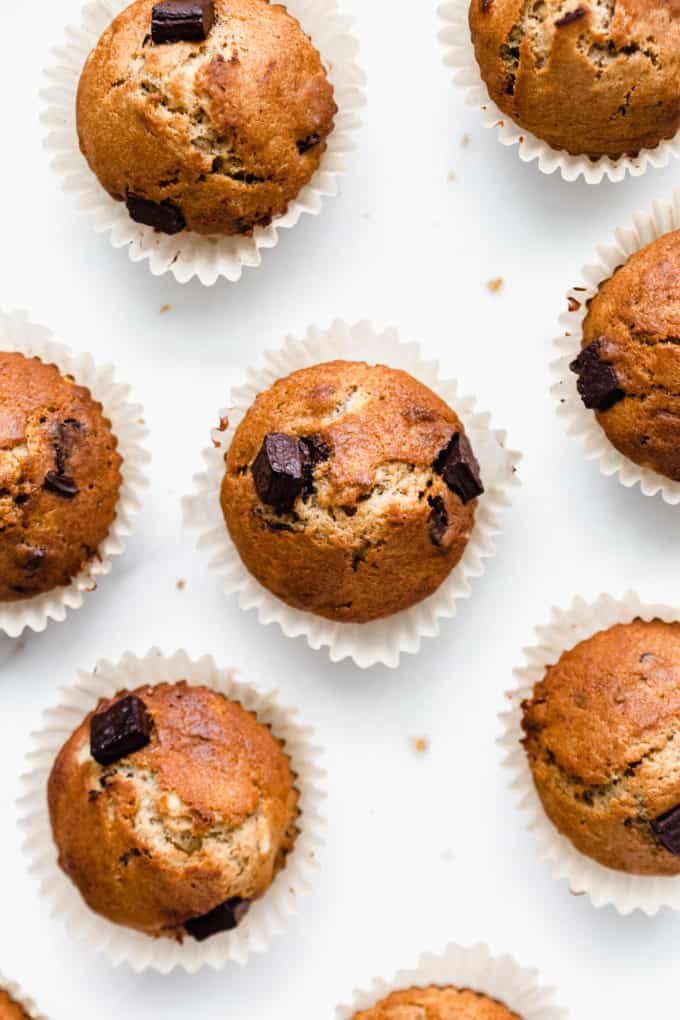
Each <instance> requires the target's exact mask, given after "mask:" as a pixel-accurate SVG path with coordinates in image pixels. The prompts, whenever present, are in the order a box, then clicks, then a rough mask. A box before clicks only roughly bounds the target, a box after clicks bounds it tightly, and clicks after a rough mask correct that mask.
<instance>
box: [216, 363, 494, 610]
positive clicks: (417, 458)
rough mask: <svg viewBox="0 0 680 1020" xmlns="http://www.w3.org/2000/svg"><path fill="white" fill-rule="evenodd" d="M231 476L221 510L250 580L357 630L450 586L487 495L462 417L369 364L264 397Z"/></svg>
mask: <svg viewBox="0 0 680 1020" xmlns="http://www.w3.org/2000/svg"><path fill="white" fill-rule="evenodd" d="M226 465H227V468H226V473H225V476H224V481H223V484H222V494H221V502H222V510H223V512H224V517H225V520H226V523H227V527H228V528H229V532H230V534H231V537H232V539H233V541H234V543H235V545H236V547H237V549H238V551H239V553H240V556H241V558H242V560H243V562H244V563H245V565H246V567H247V568H248V570H249V571H250V572H251V573H252V574H253V575H254V576H255V577H256V578H257V580H258V581H260V582H261V583H262V584H263V585H264V586H265V587H266V588H268V589H269V590H270V591H271V592H273V593H274V594H275V595H277V596H278V597H279V598H281V599H283V600H284V601H285V602H287V603H288V604H289V605H291V606H294V607H296V608H297V609H304V610H308V611H309V612H312V613H317V614H318V615H319V616H325V617H327V618H328V619H331V620H340V621H346V622H354V623H363V622H366V621H369V620H376V619H378V618H380V617H384V616H389V615H390V614H391V613H396V612H398V611H399V610H401V609H406V608H408V607H409V606H412V605H414V604H415V603H416V602H420V601H421V600H422V599H424V598H426V597H427V596H428V595H431V594H432V592H434V591H435V590H436V589H437V588H438V587H439V585H440V584H441V583H442V581H443V580H444V579H445V578H446V577H447V575H448V574H449V572H450V571H451V570H452V569H453V567H455V565H456V564H457V563H458V561H459V560H460V558H461V556H462V554H463V551H464V549H465V546H466V545H467V542H468V539H469V538H470V533H471V531H472V526H473V523H474V514H475V507H476V500H477V497H478V496H479V495H481V493H482V492H483V487H482V483H481V478H480V472H479V465H478V463H477V461H476V459H475V456H474V453H473V451H472V448H471V446H470V443H469V440H468V439H467V437H466V435H465V432H464V430H463V425H462V424H461V422H460V419H459V418H458V416H457V415H456V413H455V412H454V411H452V410H451V408H450V407H449V406H448V405H447V404H446V403H445V402H444V401H443V400H441V398H440V397H438V396H436V394H434V393H433V392H432V391H431V390H430V389H428V388H427V386H424V385H423V384H422V383H420V382H418V381H417V380H416V379H414V378H413V377H412V376H410V375H408V374H407V373H406V372H402V371H397V370H395V369H392V368H386V367H385V366H384V365H373V366H371V365H367V364H364V363H362V362H350V361H334V362H329V363H327V364H322V365H315V366H313V367H312V368H305V369H302V370H301V371H298V372H293V374H292V375H289V376H287V377H286V378H285V379H280V380H279V381H278V382H276V383H275V384H274V385H273V386H272V387H271V388H270V389H269V390H267V391H266V392H264V393H260V394H259V396H258V397H257V399H256V400H255V403H254V404H253V405H252V407H251V408H250V409H249V411H248V412H247V414H246V415H245V417H244V418H243V420H242V422H241V424H240V425H239V427H238V429H237V430H236V433H235V436H234V439H233V441H232V443H231V446H230V449H229V451H228V454H227V456H226Z"/></svg>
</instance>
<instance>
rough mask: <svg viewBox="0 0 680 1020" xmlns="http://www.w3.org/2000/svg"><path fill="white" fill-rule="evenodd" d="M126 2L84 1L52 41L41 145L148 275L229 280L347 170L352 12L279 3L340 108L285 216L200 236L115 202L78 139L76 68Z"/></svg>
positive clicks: (352, 110) (353, 70) (352, 103)
mask: <svg viewBox="0 0 680 1020" xmlns="http://www.w3.org/2000/svg"><path fill="white" fill-rule="evenodd" d="M129 3H130V0H89V2H88V3H87V4H85V6H84V7H83V9H82V13H81V18H80V24H79V25H71V26H69V27H68V28H67V29H66V38H65V41H64V42H63V43H62V45H60V46H59V47H57V48H55V50H54V54H53V60H52V63H51V64H50V66H49V67H48V68H46V70H45V76H46V79H47V82H48V85H47V87H46V88H44V89H43V90H42V93H41V95H42V99H43V102H44V112H43V115H42V121H43V124H44V125H45V126H46V128H47V136H46V139H45V147H46V148H47V151H48V152H49V154H50V157H51V161H52V165H53V167H54V169H55V170H56V171H57V173H58V174H59V177H60V178H61V181H62V187H63V188H64V190H65V191H70V192H73V193H74V194H75V196H76V197H77V200H78V205H79V206H80V208H81V209H83V210H84V211H86V212H87V213H88V214H89V215H90V216H91V217H92V219H93V222H94V227H95V230H96V231H97V232H98V233H107V234H108V235H109V238H110V240H111V244H112V245H113V247H114V248H127V250H128V254H129V256H130V258H131V259H132V261H133V262H143V261H148V264H149V269H150V270H151V272H152V273H153V275H154V276H162V275H163V274H164V273H168V272H169V273H172V275H173V276H174V277H175V279H176V280H177V282H178V283H187V282H188V281H189V280H191V279H193V277H198V279H199V280H200V281H201V283H203V284H205V285H206V286H212V285H213V284H215V283H216V282H217V281H218V280H219V279H222V278H223V279H226V280H229V281H230V282H235V281H237V280H239V279H240V278H241V275H242V273H243V269H244V267H250V268H256V267H257V266H259V265H260V264H261V261H262V251H263V249H265V248H274V247H275V246H276V244H277V243H278V239H279V230H282V229H283V228H286V227H288V228H289V227H294V226H295V225H296V223H297V222H298V220H299V219H300V217H301V216H302V215H303V213H308V214H310V215H314V216H316V215H318V214H319V213H320V212H321V208H322V205H323V199H324V198H325V197H328V196H333V195H336V194H337V192H338V178H339V177H340V176H341V175H342V174H343V173H344V171H345V164H346V159H347V156H348V154H349V153H350V152H352V151H353V149H354V143H353V140H352V137H353V134H354V133H355V131H356V129H357V128H358V127H359V126H360V123H361V121H360V119H359V113H358V111H359V110H360V109H361V107H362V106H363V105H364V103H365V95H364V82H365V78H364V74H363V71H362V70H361V69H360V67H359V65H358V64H357V54H358V52H359V44H358V41H357V40H356V38H355V36H354V35H353V34H352V19H351V18H348V17H347V16H345V15H343V14H342V13H341V12H340V9H339V8H338V4H337V0H287V3H286V5H285V6H286V8H287V10H288V11H289V13H290V14H292V15H293V16H294V17H295V18H297V20H298V21H299V22H300V24H301V26H302V28H303V30H304V31H305V32H306V34H307V35H309V36H310V37H311V40H312V42H313V44H314V46H315V47H316V49H317V50H318V51H319V52H320V54H321V58H322V60H323V63H324V66H325V68H326V71H327V74H328V77H329V79H330V81H331V83H332V85H333V87H334V90H335V102H336V104H337V106H338V113H337V114H336V117H335V127H334V129H333V131H332V132H331V134H330V135H329V138H328V143H327V148H326V151H325V153H324V154H323V157H322V160H321V165H320V166H319V168H318V170H317V171H316V173H315V174H314V175H313V177H312V178H311V180H310V181H309V183H308V184H307V185H305V187H304V188H303V189H302V190H301V191H300V192H299V194H298V195H297V197H296V198H294V199H293V200H292V201H291V202H290V203H289V205H288V209H287V210H286V212H285V213H284V215H283V216H278V217H275V218H274V220H273V221H272V222H271V223H270V224H269V226H267V227H261V226H258V227H255V229H254V231H253V233H252V236H249V237H246V236H244V235H235V236H231V237H221V236H219V237H218V236H215V237H204V236H202V235H200V234H195V233H192V232H190V231H186V230H185V231H182V232H181V233H180V234H176V235H174V236H168V235H167V234H160V233H157V232H156V231H155V230H154V229H153V228H152V227H147V226H144V225H142V224H139V223H135V222H134V221H133V220H132V219H130V216H129V215H128V211H127V209H126V207H125V203H124V202H116V201H115V199H113V198H111V196H110V195H108V194H107V193H106V191H105V190H104V188H103V187H102V186H101V184H100V183H99V181H98V180H97V178H96V176H95V175H94V173H93V172H92V171H91V170H90V168H89V166H88V165H87V162H86V161H85V157H84V156H83V155H82V153H81V151H80V146H79V144H78V134H77V130H76V116H75V109H76V93H77V90H78V82H79V80H80V74H81V71H82V69H83V66H84V64H85V61H86V59H87V57H88V54H89V53H90V51H91V50H93V49H94V47H95V46H96V45H97V42H98V41H99V37H100V36H101V35H102V33H103V32H104V30H105V29H106V28H107V27H108V25H109V24H110V23H111V22H112V21H113V19H114V18H115V17H116V16H117V15H118V14H120V12H121V11H122V10H124V9H125V8H126V7H128V6H129Z"/></svg>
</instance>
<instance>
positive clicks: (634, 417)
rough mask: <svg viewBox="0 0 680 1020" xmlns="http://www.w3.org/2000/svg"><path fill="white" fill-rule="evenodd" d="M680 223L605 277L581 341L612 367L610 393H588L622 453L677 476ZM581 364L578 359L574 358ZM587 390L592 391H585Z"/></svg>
mask: <svg viewBox="0 0 680 1020" xmlns="http://www.w3.org/2000/svg"><path fill="white" fill-rule="evenodd" d="M678 337H680V231H677V230H676V231H673V232H672V233H670V234H665V235H664V236H663V237H661V238H659V239H658V240H656V241H653V242H652V243H651V244H649V245H647V246H646V247H645V248H642V249H641V250H640V251H638V252H635V254H634V255H631V257H630V258H629V260H628V262H626V264H625V265H623V266H621V268H620V269H617V270H616V272H615V273H614V275H613V276H612V277H610V278H609V279H608V280H606V281H605V282H604V283H602V284H601V285H600V287H599V290H598V292H597V294H596V295H595V296H594V297H593V298H592V300H591V302H590V305H589V308H588V314H587V315H586V318H585V321H584V323H583V337H582V344H581V346H582V348H583V350H586V349H587V348H590V347H591V345H596V347H595V348H593V349H594V350H595V351H596V357H597V361H598V362H599V366H600V367H599V371H600V372H603V371H605V369H603V368H602V367H601V366H603V365H604V366H608V367H609V371H610V372H611V373H613V380H612V383H611V385H612V386H613V390H612V391H611V392H612V399H611V400H607V401H605V402H604V403H605V406H604V407H602V408H600V407H598V404H600V403H601V402H600V401H598V400H595V401H594V402H593V401H590V402H589V404H588V406H593V404H594V407H593V409H594V413H595V414H596V416H597V420H598V422H599V424H600V425H601V427H602V428H603V429H604V431H605V433H606V434H607V436H608V438H609V439H610V441H611V442H612V443H613V444H614V446H615V447H616V449H617V450H619V451H620V452H621V453H622V454H623V455H624V456H625V457H628V459H629V460H632V461H633V462H634V463H635V464H639V465H640V466H641V467H646V468H650V469H651V470H652V471H657V472H658V473H659V474H662V475H665V476H666V477H667V478H672V479H673V480H675V481H680V346H679V345H678ZM573 368H574V371H578V369H579V364H578V363H577V362H575V363H574V365H573ZM586 396H587V394H586Z"/></svg>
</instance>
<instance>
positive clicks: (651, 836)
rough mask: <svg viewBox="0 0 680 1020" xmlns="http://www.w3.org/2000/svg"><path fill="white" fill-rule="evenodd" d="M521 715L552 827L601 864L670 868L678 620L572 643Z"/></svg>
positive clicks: (679, 820) (630, 869) (679, 697)
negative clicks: (574, 644) (573, 645)
mask: <svg viewBox="0 0 680 1020" xmlns="http://www.w3.org/2000/svg"><path fill="white" fill-rule="evenodd" d="M522 711H523V729H524V734H525V737H524V741H523V743H524V747H525V750H526V753H527V756H528V759H529V765H530V767H531V771H532V773H533V778H534V783H535V786H536V790H537V792H538V795H539V797H540V799H541V802H542V804H543V807H544V808H545V811H546V813H547V815H548V817H549V818H550V820H551V821H552V822H553V824H554V825H555V826H556V828H557V829H558V830H559V832H561V833H562V835H563V836H566V837H567V839H569V840H570V841H571V842H572V844H573V845H574V846H575V847H576V849H577V850H579V851H580V852H581V853H583V854H585V855H586V856H588V857H590V858H592V859H593V860H595V861H597V862H598V863H600V864H602V865H604V866H605V867H607V868H613V869H616V870H617V871H624V872H627V873H629V874H634V875H678V874H680V746H679V744H678V733H679V732H680V623H664V622H662V621H661V620H652V621H651V622H645V621H643V620H640V619H636V620H634V621H633V622H632V623H628V624H619V625H617V626H615V627H611V628H609V629H608V630H604V631H600V632H599V633H597V634H595V635H593V636H592V637H590V638H588V639H587V640H585V641H582V642H580V644H578V645H576V647H575V648H572V649H571V650H570V651H568V652H565V653H564V654H563V655H562V656H561V658H560V659H559V661H558V662H557V663H556V665H554V666H550V667H549V668H548V669H547V670H546V673H545V677H544V678H543V680H541V681H540V683H538V684H536V686H535V688H534V691H533V695H532V697H531V698H530V699H528V700H527V701H525V702H524V703H523V705H522Z"/></svg>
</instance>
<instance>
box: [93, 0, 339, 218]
mask: <svg viewBox="0 0 680 1020" xmlns="http://www.w3.org/2000/svg"><path fill="white" fill-rule="evenodd" d="M336 109H337V108H336V105H335V102H334V100H333V88H332V86H331V85H330V83H329V81H328V79H327V77H326V72H325V70H324V67H323V64H322V63H321V58H320V56H319V54H318V53H317V51H316V50H315V49H314V46H313V45H312V43H311V41H310V40H309V38H308V37H307V36H306V35H305V33H304V31H303V29H302V28H301V27H300V25H299V24H298V22H297V21H296V20H295V18H293V17H292V16H291V15H290V14H288V13H287V11H286V9H285V7H282V6H280V5H278V4H270V3H268V2H267V0H214V2H212V0H165V2H162V3H155V4H154V3H153V2H152V0H136V2H135V3H133V4H131V5H130V6H129V7H128V8H127V9H126V10H124V11H123V13H122V14H120V15H119V16H118V17H117V18H116V19H115V21H114V22H113V23H112V25H111V26H110V27H109V28H108V29H107V30H106V32H105V33H104V35H103V36H102V37H101V39H100V41H99V43H98V45H97V47H96V48H95V50H94V51H93V52H92V53H91V54H90V56H89V58H88V60H87V63H86V64H85V68H84V70H83V73H82V77H81V79H80V87H79V89H78V101H77V123H78V135H79V138H80V145H81V149H82V151H83V153H84V155H85V158H86V159H87V161H88V163H89V164H90V167H91V169H92V170H93V171H94V173H95V174H96V175H97V177H98V178H99V180H100V182H101V184H102V186H103V187H104V188H105V189H106V190H107V191H108V193H109V194H110V195H111V196H112V197H113V198H115V199H116V200H118V201H120V202H126V203H127V208H128V211H129V213H130V216H131V217H132V219H133V220H136V221H137V222H140V223H145V224H147V225H150V226H152V227H155V228H156V229H157V230H159V231H162V232H164V233H168V234H175V233H178V232H179V231H181V230H184V229H185V228H187V229H188V230H192V231H195V232H196V233H198V234H222V235H224V234H250V233H251V232H252V230H253V228H254V227H256V226H258V225H262V226H265V225H267V224H268V223H270V222H271V220H272V219H273V218H274V217H275V216H281V215H282V214H283V213H285V211H286V208H287V206H288V203H289V202H290V201H291V200H292V199H294V198H295V196H296V195H297V194H298V192H299V191H300V190H301V189H302V188H303V187H304V186H305V185H306V184H307V183H308V181H309V180H310V178H311V177H312V175H313V174H314V172H315V171H316V169H317V168H318V166H319V163H320V161H321V156H322V155H323V152H324V150H325V148H326V139H327V137H328V135H329V134H330V132H331V131H332V129H333V118H334V116H335V113H336Z"/></svg>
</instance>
